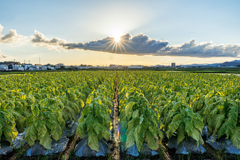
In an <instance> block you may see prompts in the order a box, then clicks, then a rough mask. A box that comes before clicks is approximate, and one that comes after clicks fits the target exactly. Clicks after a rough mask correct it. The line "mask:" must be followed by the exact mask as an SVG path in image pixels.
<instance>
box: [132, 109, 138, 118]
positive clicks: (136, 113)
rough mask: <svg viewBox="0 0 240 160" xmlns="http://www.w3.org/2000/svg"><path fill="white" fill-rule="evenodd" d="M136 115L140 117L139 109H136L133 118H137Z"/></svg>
mask: <svg viewBox="0 0 240 160" xmlns="http://www.w3.org/2000/svg"><path fill="white" fill-rule="evenodd" d="M136 117H139V110H138V109H137V110H135V111H134V112H133V114H132V118H136Z"/></svg>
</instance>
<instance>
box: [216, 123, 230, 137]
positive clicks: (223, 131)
mask: <svg viewBox="0 0 240 160" xmlns="http://www.w3.org/2000/svg"><path fill="white" fill-rule="evenodd" d="M227 126H228V121H225V122H224V123H223V125H222V126H221V127H220V128H219V130H218V132H217V134H218V139H219V138H220V137H222V136H223V135H224V134H225V132H226V128H227Z"/></svg>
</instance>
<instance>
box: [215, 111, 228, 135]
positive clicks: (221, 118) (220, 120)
mask: <svg viewBox="0 0 240 160" xmlns="http://www.w3.org/2000/svg"><path fill="white" fill-rule="evenodd" d="M224 120H225V115H224V114H218V115H216V117H215V120H214V122H215V123H214V124H215V130H214V132H213V137H215V135H216V134H217V132H218V129H219V128H220V127H221V125H222V123H223V122H224Z"/></svg>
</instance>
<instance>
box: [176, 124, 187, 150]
mask: <svg viewBox="0 0 240 160" xmlns="http://www.w3.org/2000/svg"><path fill="white" fill-rule="evenodd" d="M184 138H185V128H184V125H183V124H180V125H179V128H178V131H177V145H178V144H179V143H180V142H182V141H183V140H184Z"/></svg>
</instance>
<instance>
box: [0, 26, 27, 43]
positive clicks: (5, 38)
mask: <svg viewBox="0 0 240 160" xmlns="http://www.w3.org/2000/svg"><path fill="white" fill-rule="evenodd" d="M2 31H3V26H2V25H1V24H0V43H14V42H17V41H19V40H21V39H23V38H24V36H22V35H19V34H17V31H16V30H14V29H10V30H9V33H8V34H5V35H2Z"/></svg>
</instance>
